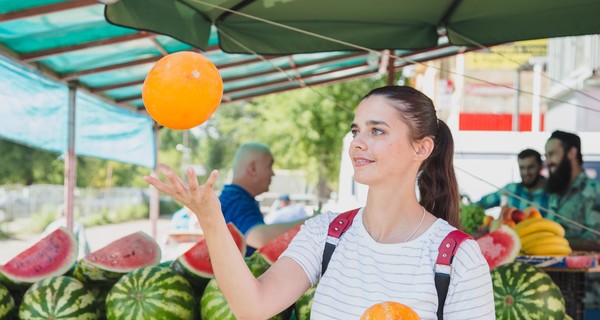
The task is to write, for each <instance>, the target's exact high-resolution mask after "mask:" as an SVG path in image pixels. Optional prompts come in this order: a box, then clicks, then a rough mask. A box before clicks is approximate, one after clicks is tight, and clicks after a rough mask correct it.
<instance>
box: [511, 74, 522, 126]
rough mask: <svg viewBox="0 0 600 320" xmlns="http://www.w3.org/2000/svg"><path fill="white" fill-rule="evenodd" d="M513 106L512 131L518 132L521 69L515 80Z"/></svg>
mask: <svg viewBox="0 0 600 320" xmlns="http://www.w3.org/2000/svg"><path fill="white" fill-rule="evenodd" d="M515 88H517V90H515V106H514V109H513V118H512V131H519V120H520V119H519V116H520V114H521V110H520V109H521V105H520V104H521V101H520V100H521V67H519V68H518V69H517V77H516V79H515Z"/></svg>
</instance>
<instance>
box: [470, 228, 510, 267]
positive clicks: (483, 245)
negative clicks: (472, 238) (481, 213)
mask: <svg viewBox="0 0 600 320" xmlns="http://www.w3.org/2000/svg"><path fill="white" fill-rule="evenodd" d="M477 243H478V244H479V248H480V249H481V252H482V253H483V256H484V258H485V260H486V261H487V263H488V265H489V266H490V270H493V269H494V268H496V267H498V266H500V265H503V264H506V263H509V262H513V261H515V258H516V257H517V255H518V254H519V251H521V238H519V235H518V234H517V232H516V231H514V230H513V229H512V228H511V227H509V226H506V225H502V226H500V227H499V228H498V229H497V230H495V231H492V232H490V233H488V234H486V235H483V236H481V237H480V238H478V239H477Z"/></svg>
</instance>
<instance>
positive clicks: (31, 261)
mask: <svg viewBox="0 0 600 320" xmlns="http://www.w3.org/2000/svg"><path fill="white" fill-rule="evenodd" d="M78 250H79V249H78V244H77V238H75V236H74V235H73V233H72V232H71V231H69V230H67V229H66V228H62V227H61V228H58V229H56V230H55V231H53V232H52V233H50V234H49V235H47V236H46V237H44V238H43V239H41V240H40V241H38V242H37V243H36V244H34V245H33V246H31V247H30V248H28V249H27V250H25V251H23V252H21V253H20V254H19V255H17V256H16V257H15V258H13V259H12V260H10V261H8V262H7V263H6V264H5V265H3V266H2V267H1V268H0V273H1V274H2V276H0V278H1V279H2V280H3V281H5V282H8V283H6V284H7V285H8V286H13V285H27V286H29V285H31V284H32V283H34V282H37V281H40V280H42V279H45V278H47V277H51V276H61V275H63V274H65V273H66V272H67V271H69V269H71V267H72V266H73V265H74V264H75V262H76V261H77V253H78Z"/></svg>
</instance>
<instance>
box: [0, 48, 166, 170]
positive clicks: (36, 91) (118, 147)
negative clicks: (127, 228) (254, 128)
mask: <svg viewBox="0 0 600 320" xmlns="http://www.w3.org/2000/svg"><path fill="white" fill-rule="evenodd" d="M0 79H2V81H0V97H1V99H0V137H2V138H5V139H8V140H12V141H15V142H18V143H21V144H25V145H29V146H32V147H37V148H41V149H45V150H50V151H55V152H59V153H64V152H66V150H67V142H68V139H67V130H68V127H67V126H68V121H67V119H68V114H67V112H68V94H69V89H68V87H67V86H66V85H65V84H63V83H60V82H56V81H52V80H49V79H47V78H45V77H44V76H43V75H41V74H39V73H38V72H35V71H33V70H30V69H26V68H24V67H22V66H20V65H17V64H15V63H14V62H12V61H10V60H9V59H7V58H5V57H2V56H0ZM75 152H76V153H77V154H79V155H84V156H90V157H97V158H103V159H110V160H116V161H120V162H126V163H133V164H137V165H141V166H145V167H150V168H152V167H154V162H155V160H154V159H155V156H154V155H155V142H154V133H153V122H152V119H150V118H149V117H148V116H145V115H141V114H137V113H135V112H132V111H129V110H126V109H124V108H119V107H115V106H113V105H111V104H109V103H107V102H105V101H102V100H100V99H99V98H97V97H94V96H92V95H90V94H89V93H86V92H83V91H81V90H79V91H78V93H77V98H76V121H75Z"/></svg>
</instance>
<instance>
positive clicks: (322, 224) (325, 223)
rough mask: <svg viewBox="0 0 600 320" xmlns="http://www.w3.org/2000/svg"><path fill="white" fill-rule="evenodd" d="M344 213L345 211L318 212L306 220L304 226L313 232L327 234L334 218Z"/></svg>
mask: <svg viewBox="0 0 600 320" xmlns="http://www.w3.org/2000/svg"><path fill="white" fill-rule="evenodd" d="M342 213H344V212H331V211H327V212H324V213H320V214H317V215H316V216H313V217H312V218H309V219H308V220H306V222H304V226H305V227H306V228H308V229H310V230H311V231H312V232H313V233H317V234H320V233H325V234H326V233H327V230H328V229H329V225H330V224H331V222H333V220H335V218H337V216H339V215H340V214H342Z"/></svg>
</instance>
